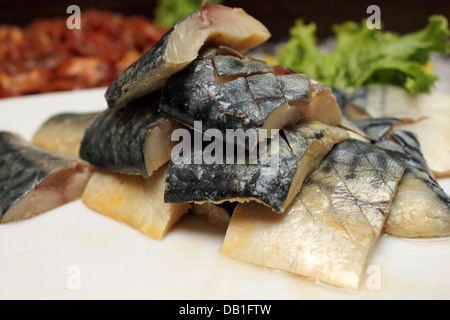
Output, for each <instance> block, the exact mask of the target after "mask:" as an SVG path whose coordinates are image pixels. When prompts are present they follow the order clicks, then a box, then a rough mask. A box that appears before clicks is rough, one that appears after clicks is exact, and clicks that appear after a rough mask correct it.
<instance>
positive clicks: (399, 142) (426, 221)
mask: <svg viewBox="0 0 450 320" xmlns="http://www.w3.org/2000/svg"><path fill="white" fill-rule="evenodd" d="M390 137H391V139H383V140H382V141H380V142H379V143H377V145H379V146H380V147H383V148H390V149H393V150H398V151H400V152H403V153H405V154H406V155H407V156H408V159H407V160H405V161H406V163H407V168H406V170H405V174H404V176H403V178H402V180H401V182H400V185H399V188H398V192H397V195H396V198H395V199H394V202H393V204H392V210H391V213H390V215H389V218H388V220H387V222H386V227H385V231H386V233H388V234H390V235H393V236H397V237H405V238H434V237H445V236H449V235H450V197H449V195H448V194H447V193H446V192H445V191H444V190H443V189H442V187H441V186H440V185H439V182H438V181H437V180H436V178H435V177H434V175H433V173H432V172H431V170H430V169H429V167H428V164H427V163H426V161H425V159H424V157H423V155H422V152H421V149H420V143H419V141H418V140H417V137H416V136H415V135H414V134H413V133H410V132H405V131H400V130H396V131H392V132H390ZM394 141H395V142H394Z"/></svg>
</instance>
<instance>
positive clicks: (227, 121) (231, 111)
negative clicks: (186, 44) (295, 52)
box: [160, 47, 341, 133]
mask: <svg viewBox="0 0 450 320" xmlns="http://www.w3.org/2000/svg"><path fill="white" fill-rule="evenodd" d="M277 70H278V67H274V66H270V65H268V64H267V63H266V62H264V61H262V60H257V59H254V58H251V57H248V56H243V55H239V53H234V52H233V50H232V49H229V48H224V47H221V48H217V49H216V52H213V51H212V49H211V50H210V51H207V52H205V53H203V54H202V55H201V56H200V57H199V58H198V59H196V60H194V61H193V62H192V63H191V64H189V65H188V66H187V67H186V68H185V69H183V70H182V71H181V72H179V73H177V74H175V75H173V76H172V77H170V78H169V79H168V81H167V83H166V85H165V86H164V88H163V89H162V94H161V102H160V112H161V113H163V114H164V115H166V116H169V117H171V118H173V119H176V120H177V121H180V122H182V123H183V124H185V125H187V126H189V127H194V123H195V121H201V122H202V124H203V128H204V129H205V130H207V129H212V128H213V129H218V130H220V131H221V132H223V133H225V132H226V130H227V129H243V130H247V129H254V128H261V129H283V128H285V127H288V126H290V125H294V124H296V123H298V122H299V121H300V120H303V121H321V122H323V123H325V124H329V125H338V124H339V123H340V120H341V118H340V117H341V113H340V109H339V106H338V104H337V102H336V99H335V98H334V96H333V94H332V92H331V89H330V88H328V87H326V86H324V85H323V84H320V83H318V82H313V81H312V80H311V79H309V78H308V77H307V76H306V75H304V74H298V73H294V72H288V73H287V72H285V70H284V72H283V73H282V74H278V71H277Z"/></svg>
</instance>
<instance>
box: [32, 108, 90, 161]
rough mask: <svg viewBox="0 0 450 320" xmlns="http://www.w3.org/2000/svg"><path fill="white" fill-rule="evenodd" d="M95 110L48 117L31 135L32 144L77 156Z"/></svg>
mask: <svg viewBox="0 0 450 320" xmlns="http://www.w3.org/2000/svg"><path fill="white" fill-rule="evenodd" d="M97 114H98V113H97V112H92V113H62V114H57V115H55V116H53V117H51V118H50V119H48V120H47V121H46V122H45V123H44V124H43V125H42V126H41V127H40V128H39V129H38V130H37V131H36V132H35V134H34V135H33V140H32V142H33V144H35V145H37V146H39V147H41V148H44V149H48V150H53V151H57V152H61V153H65V154H70V155H73V156H75V157H78V156H79V154H80V146H81V140H83V137H84V133H85V131H86V129H87V128H88V127H89V126H90V125H91V123H92V121H93V120H94V118H95V117H96V116H97Z"/></svg>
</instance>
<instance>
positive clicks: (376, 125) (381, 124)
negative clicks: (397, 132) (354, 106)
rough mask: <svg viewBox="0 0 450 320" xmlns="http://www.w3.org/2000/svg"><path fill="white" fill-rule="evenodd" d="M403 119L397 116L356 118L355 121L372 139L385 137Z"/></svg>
mask: <svg viewBox="0 0 450 320" xmlns="http://www.w3.org/2000/svg"><path fill="white" fill-rule="evenodd" d="M402 122H403V120H401V119H397V118H371V119H359V120H354V121H353V123H354V124H355V125H356V126H357V127H358V128H359V129H361V130H362V131H363V132H364V133H365V135H366V136H367V137H369V138H370V139H371V140H372V141H378V140H380V139H382V138H383V137H385V136H386V135H387V134H388V133H389V131H391V130H392V128H393V127H394V126H395V125H396V124H399V123H402Z"/></svg>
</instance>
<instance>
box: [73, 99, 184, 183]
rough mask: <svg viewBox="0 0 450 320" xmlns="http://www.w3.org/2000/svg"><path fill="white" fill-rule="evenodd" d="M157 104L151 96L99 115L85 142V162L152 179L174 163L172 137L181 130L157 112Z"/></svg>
mask: <svg viewBox="0 0 450 320" xmlns="http://www.w3.org/2000/svg"><path fill="white" fill-rule="evenodd" d="M155 101H156V102H155ZM157 101H158V99H157V97H156V96H149V97H147V98H145V99H144V100H140V101H139V103H137V102H133V106H129V107H127V108H120V109H107V110H105V111H104V112H101V113H100V114H99V115H97V116H96V117H95V119H94V120H93V121H92V123H91V125H90V126H89V128H88V129H87V130H86V132H85V134H84V137H83V140H82V142H81V148H80V157H81V159H83V160H84V161H86V162H88V163H90V164H91V165H93V166H95V167H97V168H100V169H103V170H106V171H112V172H116V173H122V174H138V175H142V176H144V177H149V176H151V174H152V173H153V172H154V171H155V170H157V169H158V168H160V167H161V166H162V165H164V164H166V163H167V162H168V161H169V160H170V155H171V151H172V148H173V146H174V145H175V143H172V142H171V141H170V135H171V133H172V132H173V130H175V129H176V128H179V127H180V126H181V125H180V124H178V123H176V122H175V121H172V120H171V119H168V118H166V117H164V116H163V115H161V114H160V113H158V112H157V111H155V110H156V108H157V107H155V106H157V103H158V102H157ZM129 109H132V110H129Z"/></svg>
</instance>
